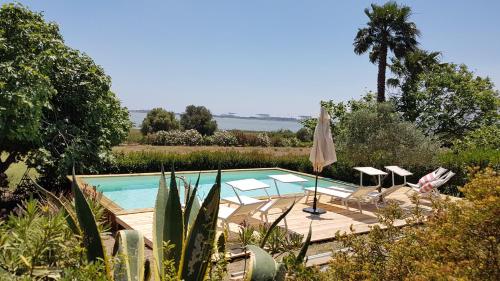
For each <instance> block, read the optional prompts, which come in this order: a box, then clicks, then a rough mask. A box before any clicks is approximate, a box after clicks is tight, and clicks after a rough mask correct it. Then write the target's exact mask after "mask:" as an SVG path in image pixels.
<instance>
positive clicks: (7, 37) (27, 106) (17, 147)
mask: <svg viewBox="0 0 500 281" xmlns="http://www.w3.org/2000/svg"><path fill="white" fill-rule="evenodd" d="M61 45H62V38H61V36H60V34H59V29H58V27H57V26H56V25H54V24H47V23H45V22H44V20H43V17H42V15H41V14H39V13H32V12H30V11H29V10H28V9H26V8H25V7H24V6H22V5H20V4H3V5H2V7H1V9H0V147H1V148H0V153H4V152H8V154H9V155H8V157H6V158H5V159H1V160H0V173H4V172H5V171H6V170H7V168H8V167H9V166H10V164H12V163H15V162H17V161H20V160H21V159H22V157H23V156H25V155H26V154H27V153H28V152H29V151H30V150H31V149H33V148H35V147H37V146H38V145H39V144H40V139H39V127H40V126H41V125H42V122H43V120H42V117H43V111H44V109H46V108H48V107H49V99H50V97H51V96H53V95H54V94H55V90H54V88H53V87H52V85H51V83H50V79H49V77H48V76H47V74H46V69H47V68H48V67H49V66H50V65H51V64H52V63H53V61H54V58H53V56H54V50H57V49H59V48H60V46H61ZM26 116H29V118H26ZM12 120H15V121H16V122H12ZM2 160H3V161H2Z"/></svg>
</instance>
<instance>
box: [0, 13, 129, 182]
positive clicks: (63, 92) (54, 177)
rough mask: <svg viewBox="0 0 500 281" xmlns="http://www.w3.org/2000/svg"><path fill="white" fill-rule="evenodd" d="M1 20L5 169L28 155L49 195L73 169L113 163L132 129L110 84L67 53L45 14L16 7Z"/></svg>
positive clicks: (92, 67)
mask: <svg viewBox="0 0 500 281" xmlns="http://www.w3.org/2000/svg"><path fill="white" fill-rule="evenodd" d="M0 13H1V16H0V26H1V27H2V28H1V29H0V30H1V31H0V36H1V37H0V40H1V42H2V44H0V46H1V47H0V48H1V50H2V51H1V52H0V56H1V62H2V63H1V64H0V74H1V75H0V76H1V78H0V79H1V80H0V89H1V91H2V94H1V95H0V122H1V123H0V125H1V126H0V128H1V130H2V131H1V134H0V136H1V137H0V138H1V139H0V140H1V142H2V150H6V151H7V152H8V153H9V158H7V161H5V162H2V163H1V164H2V165H1V166H2V167H0V168H2V169H3V168H5V167H6V166H7V167H8V165H10V164H11V163H13V162H14V161H18V160H19V159H20V156H21V155H25V154H27V153H28V152H29V153H30V154H32V155H30V156H31V157H30V160H32V161H30V163H29V164H30V165H31V166H32V167H35V168H37V170H38V171H39V172H40V174H41V175H42V176H43V177H42V180H43V182H44V183H45V184H46V186H51V187H52V186H54V184H60V183H61V182H62V180H64V176H65V175H67V174H68V173H69V171H70V168H71V165H72V164H73V163H74V162H79V163H80V164H81V166H80V168H81V171H79V172H83V171H93V170H94V171H95V168H96V167H97V166H99V165H101V164H106V163H109V161H110V160H111V158H110V157H111V154H110V150H111V147H112V146H114V145H117V144H119V143H120V142H121V141H122V140H123V139H124V138H125V137H126V135H127V133H128V129H129V127H130V121H129V120H128V112H127V110H126V109H124V108H122V107H121V106H120V102H119V100H118V99H117V98H116V96H115V95H114V93H112V92H111V91H110V85H111V81H110V78H109V77H108V76H107V75H106V74H105V73H104V71H103V69H102V68H101V67H99V66H97V65H96V64H95V63H94V62H93V61H92V59H91V58H90V57H88V56H86V55H84V54H81V53H80V52H78V51H75V50H73V49H71V48H69V47H67V46H65V45H64V43H63V40H62V36H61V35H60V34H59V29H58V27H57V25H56V24H54V23H46V22H45V21H44V19H43V17H42V15H41V14H38V13H33V12H31V11H30V10H28V9H27V8H25V7H23V6H21V5H18V4H6V5H3V6H2V8H1V10H0ZM25 116H30V118H25ZM11 120H19V122H11ZM4 143H5V145H4ZM7 144H9V145H7ZM13 158H14V159H13ZM0 172H2V171H0Z"/></svg>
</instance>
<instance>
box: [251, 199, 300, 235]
mask: <svg viewBox="0 0 500 281" xmlns="http://www.w3.org/2000/svg"><path fill="white" fill-rule="evenodd" d="M302 197H303V195H301V196H298V197H297V196H282V197H278V198H274V199H271V200H269V201H268V202H267V203H266V204H264V205H262V207H260V208H259V210H258V211H259V212H260V217H261V219H262V220H263V221H266V222H269V220H268V218H267V215H268V214H269V213H270V211H271V210H276V209H278V210H280V213H284V212H285V211H286V210H287V209H288V208H290V206H291V205H292V204H293V203H294V202H297V201H299V200H300V199H301V198H302ZM284 221H285V227H286V228H288V224H287V221H286V217H285V218H284Z"/></svg>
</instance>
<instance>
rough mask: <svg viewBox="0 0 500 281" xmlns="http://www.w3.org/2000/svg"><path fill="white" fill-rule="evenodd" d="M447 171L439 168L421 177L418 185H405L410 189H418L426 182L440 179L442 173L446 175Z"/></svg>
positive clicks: (408, 183)
mask: <svg viewBox="0 0 500 281" xmlns="http://www.w3.org/2000/svg"><path fill="white" fill-rule="evenodd" d="M447 171H448V170H447V169H445V168H442V167H439V168H437V169H436V170H435V171H432V172H430V173H428V174H427V175H425V176H423V177H421V178H420V179H419V180H418V183H410V182H407V183H406V184H407V185H408V186H409V187H411V188H417V189H418V188H420V187H421V186H423V185H424V184H425V183H427V182H431V181H435V180H438V179H440V178H441V177H442V176H443V175H444V173H446V172H447Z"/></svg>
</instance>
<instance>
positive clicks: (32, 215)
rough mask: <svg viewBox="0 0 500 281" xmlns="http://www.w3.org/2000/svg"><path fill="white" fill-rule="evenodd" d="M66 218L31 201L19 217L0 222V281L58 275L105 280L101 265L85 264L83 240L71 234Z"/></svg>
mask: <svg viewBox="0 0 500 281" xmlns="http://www.w3.org/2000/svg"><path fill="white" fill-rule="evenodd" d="M65 216H66V214H65V213H63V212H54V211H53V210H52V208H51V207H50V206H49V205H42V204H41V203H38V202H37V201H35V200H31V201H28V202H25V203H23V205H22V207H21V210H20V212H19V214H17V215H14V214H12V215H10V216H9V218H8V219H7V220H6V221H4V222H3V223H1V224H0V249H1V253H2V254H1V258H0V268H1V270H0V280H53V279H52V278H53V276H57V275H60V277H61V279H62V280H106V279H105V270H104V266H102V264H89V265H87V264H86V263H85V261H84V258H83V257H84V256H85V249H84V248H83V247H82V246H81V245H82V240H81V238H80V237H79V236H76V235H74V234H73V232H72V231H71V229H70V227H69V226H68V224H67V222H66V219H65ZM71 268H78V269H79V270H78V272H76V271H74V270H71ZM60 269H66V270H65V271H64V272H62V273H61V272H59V270H60ZM51 276H52V277H51ZM75 276H80V277H82V278H83V279H78V278H77V279H75Z"/></svg>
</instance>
